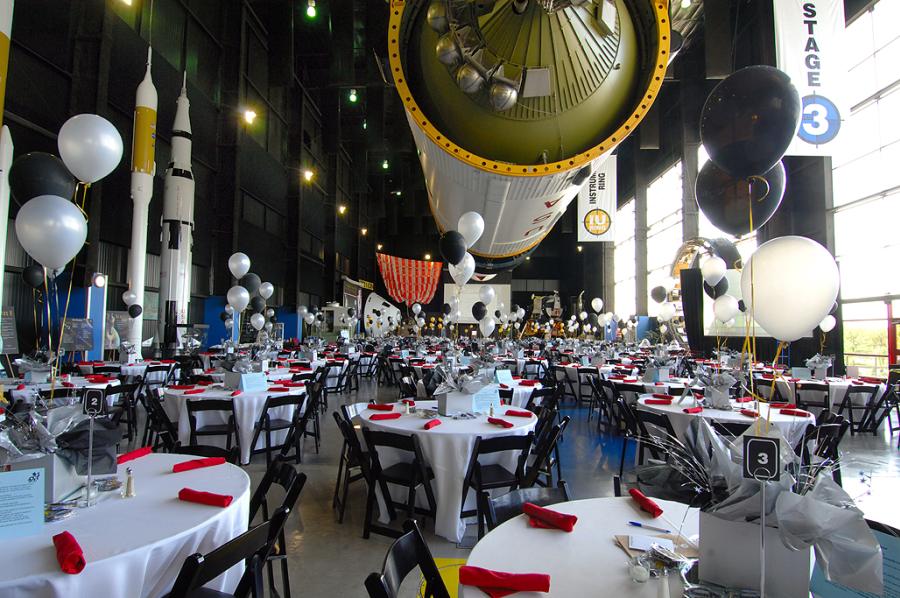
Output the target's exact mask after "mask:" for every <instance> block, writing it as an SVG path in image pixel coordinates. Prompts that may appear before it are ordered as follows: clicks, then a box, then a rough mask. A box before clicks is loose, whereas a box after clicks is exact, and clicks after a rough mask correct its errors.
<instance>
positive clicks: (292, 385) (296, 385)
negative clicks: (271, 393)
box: [281, 380, 306, 388]
mask: <svg viewBox="0 0 900 598" xmlns="http://www.w3.org/2000/svg"><path fill="white" fill-rule="evenodd" d="M281 385H282V386H285V387H287V388H303V387H304V386H306V382H290V381H288V380H285V381H284V382H282V383H281Z"/></svg>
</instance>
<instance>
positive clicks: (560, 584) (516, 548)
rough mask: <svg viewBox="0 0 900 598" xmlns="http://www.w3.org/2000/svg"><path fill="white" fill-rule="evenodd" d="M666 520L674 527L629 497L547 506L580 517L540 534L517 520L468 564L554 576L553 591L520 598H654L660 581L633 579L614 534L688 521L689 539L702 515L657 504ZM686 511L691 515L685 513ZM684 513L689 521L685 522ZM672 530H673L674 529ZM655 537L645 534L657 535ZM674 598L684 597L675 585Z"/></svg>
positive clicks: (471, 596) (462, 592)
mask: <svg viewBox="0 0 900 598" xmlns="http://www.w3.org/2000/svg"><path fill="white" fill-rule="evenodd" d="M656 502H657V504H659V506H660V507H662V509H663V511H664V514H663V517H665V518H666V519H668V520H670V521H671V522H672V523H667V522H664V521H663V520H662V518H659V519H652V518H651V517H650V516H649V515H648V514H647V513H644V512H643V511H641V510H640V509H638V507H637V505H636V504H635V503H634V501H633V500H631V498H592V499H588V500H575V501H571V502H567V503H561V504H558V505H553V506H552V507H549V508H551V509H554V510H557V511H560V512H562V513H570V514H572V515H576V516H577V517H578V523H576V524H575V529H574V530H572V532H571V533H565V532H561V531H558V530H546V529H537V528H533V527H531V526H529V525H528V522H527V520H526V517H525V516H524V515H519V516H518V517H513V518H512V519H510V520H509V521H507V522H506V523H504V524H502V525H500V526H499V527H497V528H495V529H494V530H493V531H491V532H489V533H488V534H487V535H485V536H484V537H483V538H482V539H481V540H480V541H479V542H478V544H476V545H475V548H473V549H472V552H471V554H469V559H468V562H467V563H466V564H467V565H472V566H475V567H483V568H485V569H493V570H495V571H506V572H510V573H546V574H549V575H550V592H549V593H546V594H544V593H536V592H520V593H517V594H516V596H517V598H548V597H554V596H558V597H565V598H569V597H571V596H635V597H642V598H643V597H646V598H656V596H657V584H658V583H659V582H658V581H656V580H654V579H651V580H650V581H648V582H646V583H637V582H634V581H632V580H631V576H630V575H629V572H628V566H627V561H628V557H627V555H626V554H625V553H624V552H623V551H622V549H621V548H619V546H617V545H616V544H615V543H614V540H613V536H614V535H628V534H634V533H636V532H635V530H637V529H638V528H634V527H631V526H629V525H628V523H627V522H628V521H642V522H646V523H650V522H652V523H653V524H654V525H658V526H661V527H670V526H672V524H673V523H675V524H677V523H680V522H681V521H682V519H684V527H683V528H682V530H681V532H682V535H683V536H685V537H688V538H690V537H691V536H693V535H696V534H698V533H699V531H700V516H699V510H697V509H688V508H687V506H685V505H682V504H679V503H675V502H669V501H665V500H657V501H656ZM686 512H687V513H686ZM685 514H687V517H686V518H685ZM672 527H674V526H672ZM655 534H656V532H647V535H655ZM670 583H671V586H670V590H671V594H670V595H671V596H680V595H681V593H680V591H678V592H676V589H675V586H676V585H677V584H678V582H676V581H675V580H674V579H672V580H671V582H670ZM484 595H485V594H484V593H483V592H482V591H481V590H479V589H478V588H473V587H469V586H462V585H461V586H460V587H459V596H460V598H483V597H484Z"/></svg>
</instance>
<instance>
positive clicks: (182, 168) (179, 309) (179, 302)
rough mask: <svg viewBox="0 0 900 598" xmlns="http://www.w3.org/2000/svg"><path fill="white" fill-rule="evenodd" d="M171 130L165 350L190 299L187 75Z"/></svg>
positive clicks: (163, 264)
mask: <svg viewBox="0 0 900 598" xmlns="http://www.w3.org/2000/svg"><path fill="white" fill-rule="evenodd" d="M184 77H185V78H184V82H183V83H182V86H181V95H179V96H178V100H177V102H176V104H177V108H176V110H175V125H174V126H173V127H172V161H171V162H169V166H168V168H166V179H165V192H164V194H163V216H162V255H161V257H160V265H159V300H160V301H159V302H160V318H159V335H158V337H157V338H159V339H161V341H162V343H163V346H164V347H165V348H166V349H174V348H175V347H177V345H178V329H177V326H178V324H184V323H186V322H187V315H188V314H187V310H188V302H189V301H190V300H191V245H192V243H193V239H192V237H191V235H192V233H193V230H194V175H193V173H192V171H191V119H190V114H189V111H190V102H189V101H188V97H187V74H185V76H184Z"/></svg>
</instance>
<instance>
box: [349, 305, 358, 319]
mask: <svg viewBox="0 0 900 598" xmlns="http://www.w3.org/2000/svg"><path fill="white" fill-rule="evenodd" d="M347 315H348V316H350V317H351V318H352V317H353V316H355V315H356V308H355V307H348V308H347Z"/></svg>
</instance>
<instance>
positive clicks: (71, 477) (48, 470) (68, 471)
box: [2, 454, 85, 502]
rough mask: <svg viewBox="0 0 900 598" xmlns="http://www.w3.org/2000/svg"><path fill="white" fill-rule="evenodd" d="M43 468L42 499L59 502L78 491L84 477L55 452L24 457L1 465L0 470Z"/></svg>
mask: <svg viewBox="0 0 900 598" xmlns="http://www.w3.org/2000/svg"><path fill="white" fill-rule="evenodd" d="M39 468H40V469H43V470H44V501H46V502H60V501H63V500H66V499H67V498H70V497H71V496H72V494H74V493H75V492H77V491H79V490H80V489H81V488H82V487H83V486H84V482H85V477H84V476H80V475H77V474H76V473H75V468H74V467H72V465H70V464H69V462H68V461H66V460H65V459H61V458H60V457H58V456H56V455H55V454H49V455H41V456H39V457H37V458H35V459H24V460H22V461H16V462H15V463H10V464H8V465H4V466H2V471H22V470H31V469H39Z"/></svg>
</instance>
